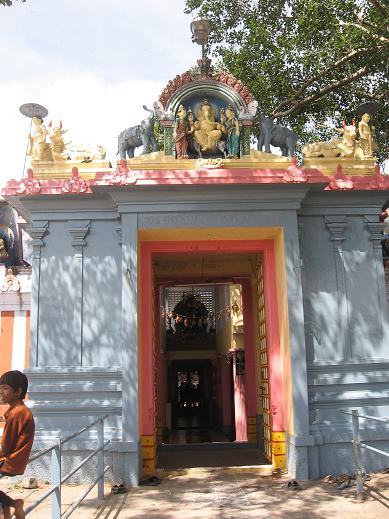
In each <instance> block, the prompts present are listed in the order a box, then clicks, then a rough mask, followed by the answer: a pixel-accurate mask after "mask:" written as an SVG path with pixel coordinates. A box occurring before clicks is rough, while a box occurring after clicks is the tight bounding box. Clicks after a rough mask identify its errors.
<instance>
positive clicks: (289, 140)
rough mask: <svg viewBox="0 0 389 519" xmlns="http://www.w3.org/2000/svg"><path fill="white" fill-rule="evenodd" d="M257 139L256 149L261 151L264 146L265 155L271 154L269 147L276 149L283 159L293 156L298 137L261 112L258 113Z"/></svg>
mask: <svg viewBox="0 0 389 519" xmlns="http://www.w3.org/2000/svg"><path fill="white" fill-rule="evenodd" d="M259 130H260V133H259V137H258V144H257V149H258V150H259V151H262V148H263V146H265V153H271V151H270V146H274V147H278V148H280V150H281V153H282V156H283V157H292V156H293V155H294V151H295V147H296V143H297V141H298V135H296V134H295V133H294V132H293V131H292V130H290V129H289V128H287V127H286V126H281V125H280V124H276V123H275V122H274V120H273V119H271V118H270V117H266V116H265V114H264V113H263V112H259Z"/></svg>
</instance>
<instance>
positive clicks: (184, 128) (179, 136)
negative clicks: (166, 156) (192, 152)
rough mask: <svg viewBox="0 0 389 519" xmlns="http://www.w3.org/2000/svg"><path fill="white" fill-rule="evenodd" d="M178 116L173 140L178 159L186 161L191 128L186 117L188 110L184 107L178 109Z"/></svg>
mask: <svg viewBox="0 0 389 519" xmlns="http://www.w3.org/2000/svg"><path fill="white" fill-rule="evenodd" d="M177 116H178V117H177V120H176V124H175V126H174V131H173V139H174V143H175V146H176V158H177V159H185V158H187V157H188V133H189V132H190V130H191V128H190V125H189V121H188V119H187V116H186V108H185V106H184V105H180V106H179V107H178V111H177Z"/></svg>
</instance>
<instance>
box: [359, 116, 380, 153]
mask: <svg viewBox="0 0 389 519" xmlns="http://www.w3.org/2000/svg"><path fill="white" fill-rule="evenodd" d="M369 122H370V115H369V114H363V115H362V118H361V120H360V121H359V123H358V133H359V145H360V147H361V148H362V151H363V155H364V156H365V157H366V158H368V157H372V156H373V153H374V152H375V151H377V150H378V146H377V143H376V141H375V131H374V130H375V129H374V126H370V125H369Z"/></svg>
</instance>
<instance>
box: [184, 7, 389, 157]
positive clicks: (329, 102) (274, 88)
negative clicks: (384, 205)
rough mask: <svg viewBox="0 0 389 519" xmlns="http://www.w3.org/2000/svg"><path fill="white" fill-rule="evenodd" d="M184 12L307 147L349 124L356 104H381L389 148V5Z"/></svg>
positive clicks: (378, 122)
mask: <svg viewBox="0 0 389 519" xmlns="http://www.w3.org/2000/svg"><path fill="white" fill-rule="evenodd" d="M186 12H188V13H193V12H195V13H196V14H197V15H199V16H201V17H206V18H208V19H209V20H210V21H211V24H212V32H211V35H210V41H209V51H210V52H211V53H212V55H213V56H215V57H216V58H217V66H219V67H223V68H225V69H227V70H228V71H229V72H230V73H232V74H233V75H234V76H236V77H239V78H240V79H241V80H242V81H243V82H244V83H245V84H246V85H247V86H248V87H249V88H250V89H251V91H252V93H253V94H254V96H255V98H256V99H257V100H258V102H259V106H260V108H261V109H263V111H264V112H265V113H267V115H268V116H270V117H272V118H277V120H278V121H280V120H283V122H284V123H286V122H287V123H288V124H290V126H291V127H293V128H294V129H295V130H296V132H297V133H298V134H299V135H300V136H301V140H302V141H307V140H309V139H310V140H312V139H322V138H328V137H329V136H330V135H332V133H333V131H331V130H330V129H329V127H332V128H333V127H334V126H336V125H339V124H340V122H341V121H342V119H343V118H346V119H348V121H349V122H350V120H351V118H352V117H355V109H356V107H357V106H358V105H360V104H361V103H365V102H369V101H373V100H374V101H379V102H380V103H381V105H382V109H381V110H380V111H379V112H377V113H376V114H374V118H373V121H374V124H375V126H376V130H377V134H378V140H379V141H380V146H381V149H384V150H385V149H386V146H387V144H388V141H389V132H388V126H387V116H388V112H387V106H385V104H387V102H388V99H389V98H388V92H389V75H388V71H389V67H388V65H389V30H388V22H389V5H388V1H387V0H186ZM384 153H385V151H384Z"/></svg>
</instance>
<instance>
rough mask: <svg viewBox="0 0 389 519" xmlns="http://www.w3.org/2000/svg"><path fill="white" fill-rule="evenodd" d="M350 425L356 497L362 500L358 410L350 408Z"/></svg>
mask: <svg viewBox="0 0 389 519" xmlns="http://www.w3.org/2000/svg"><path fill="white" fill-rule="evenodd" d="M352 425H353V451H354V463H355V479H356V487H357V499H358V500H359V501H362V500H363V499H364V492H363V477H362V468H361V438H360V434H359V416H358V410H357V409H353V410H352Z"/></svg>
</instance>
